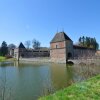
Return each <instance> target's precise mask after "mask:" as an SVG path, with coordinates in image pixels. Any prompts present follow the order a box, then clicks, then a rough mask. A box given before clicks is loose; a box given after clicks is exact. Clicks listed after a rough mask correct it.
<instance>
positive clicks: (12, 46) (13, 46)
mask: <svg viewBox="0 0 100 100" xmlns="http://www.w3.org/2000/svg"><path fill="white" fill-rule="evenodd" d="M8 48H9V49H15V48H16V45H15V44H13V43H12V44H9V45H8Z"/></svg>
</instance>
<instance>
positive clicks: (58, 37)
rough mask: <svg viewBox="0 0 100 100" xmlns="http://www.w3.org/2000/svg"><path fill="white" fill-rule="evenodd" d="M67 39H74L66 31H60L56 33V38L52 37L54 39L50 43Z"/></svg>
mask: <svg viewBox="0 0 100 100" xmlns="http://www.w3.org/2000/svg"><path fill="white" fill-rule="evenodd" d="M66 40H70V41H72V40H71V39H70V38H69V37H68V36H67V35H66V33H65V32H59V33H56V35H55V36H54V38H53V39H52V41H51V42H50V43H54V42H61V41H66Z"/></svg>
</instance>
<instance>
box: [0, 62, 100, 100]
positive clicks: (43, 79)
mask: <svg viewBox="0 0 100 100" xmlns="http://www.w3.org/2000/svg"><path fill="white" fill-rule="evenodd" d="M0 66H1V67H0V77H1V76H4V71H3V70H6V79H7V81H8V83H7V87H11V88H12V89H13V91H14V92H13V99H12V100H36V99H37V98H38V97H40V96H43V95H47V94H50V93H53V92H55V91H56V90H59V89H62V88H64V87H67V86H69V85H71V84H72V83H75V82H79V81H82V80H86V79H87V78H90V77H92V76H94V75H97V74H100V67H99V66H81V65H80V66H79V65H74V66H68V65H67V66H66V65H65V64H50V63H49V64H47V63H44V64H42V63H22V62H4V63H0ZM0 83H1V82H0ZM11 92H12V91H11Z"/></svg>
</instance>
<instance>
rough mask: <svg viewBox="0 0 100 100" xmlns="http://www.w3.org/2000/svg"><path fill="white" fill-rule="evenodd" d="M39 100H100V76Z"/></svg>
mask: <svg viewBox="0 0 100 100" xmlns="http://www.w3.org/2000/svg"><path fill="white" fill-rule="evenodd" d="M39 100H100V75H98V76H96V77H93V78H91V79H89V80H87V81H86V82H81V83H77V84H74V85H72V86H70V87H68V88H65V89H64V90H60V91H58V92H56V93H54V94H52V95H49V96H46V97H42V98H40V99H39Z"/></svg>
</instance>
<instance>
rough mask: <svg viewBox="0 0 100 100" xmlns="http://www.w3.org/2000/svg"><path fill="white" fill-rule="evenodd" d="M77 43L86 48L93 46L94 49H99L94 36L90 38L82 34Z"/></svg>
mask: <svg viewBox="0 0 100 100" xmlns="http://www.w3.org/2000/svg"><path fill="white" fill-rule="evenodd" d="M79 45H80V46H84V47H88V48H93V49H95V50H98V49H99V44H98V42H97V41H96V39H95V38H91V37H85V36H82V37H80V38H79Z"/></svg>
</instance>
